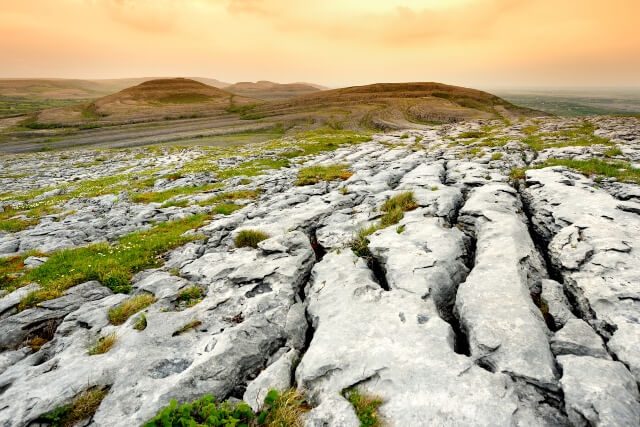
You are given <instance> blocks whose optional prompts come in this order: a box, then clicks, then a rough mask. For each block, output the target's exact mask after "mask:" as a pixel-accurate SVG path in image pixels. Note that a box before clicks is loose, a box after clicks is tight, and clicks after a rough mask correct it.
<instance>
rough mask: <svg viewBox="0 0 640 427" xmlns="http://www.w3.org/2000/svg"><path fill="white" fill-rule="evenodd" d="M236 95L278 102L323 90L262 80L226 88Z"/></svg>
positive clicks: (309, 86) (305, 84) (305, 85)
mask: <svg viewBox="0 0 640 427" xmlns="http://www.w3.org/2000/svg"><path fill="white" fill-rule="evenodd" d="M224 89H225V90H227V91H229V92H231V93H234V94H236V95H241V96H248V97H250V98H257V99H262V100H277V99H288V98H295V97H297V96H300V95H307V94H309V93H314V92H318V91H320V90H322V89H321V88H319V87H317V86H314V85H311V84H309V83H287V84H281V83H274V82H269V81H266V80H261V81H258V82H255V83H252V82H239V83H236V84H233V85H231V86H227V87H225V88H224Z"/></svg>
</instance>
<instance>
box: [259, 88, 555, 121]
mask: <svg viewBox="0 0 640 427" xmlns="http://www.w3.org/2000/svg"><path fill="white" fill-rule="evenodd" d="M255 111H256V113H261V114H264V115H266V116H269V117H272V116H274V117H279V116H280V117H283V119H285V118H286V119H288V118H290V117H292V116H293V117H295V116H298V117H299V116H305V117H306V118H307V119H308V118H309V117H312V118H313V120H314V122H316V123H322V124H323V125H325V124H328V125H329V126H331V127H335V126H338V127H341V128H345V129H352V130H360V129H363V128H373V129H400V128H403V127H407V126H418V127H419V126H420V125H430V124H434V123H450V122H458V121H462V120H469V119H492V118H503V119H517V118H520V117H531V116H544V115H546V114H545V113H542V112H540V111H536V110H531V109H528V108H522V107H517V106H515V105H513V104H511V103H509V102H507V101H505V100H504V99H502V98H499V97H497V96H495V95H492V94H489V93H487V92H483V91H480V90H476V89H469V88H464V87H459V86H451V85H446V84H442V83H376V84H371V85H365V86H353V87H347V88H342V89H333V90H326V91H321V92H315V93H312V94H308V95H303V96H299V97H297V98H292V99H289V100H286V101H281V102H276V103H271V104H263V105H261V106H260V107H258V108H256V109H255ZM286 119H285V120H286Z"/></svg>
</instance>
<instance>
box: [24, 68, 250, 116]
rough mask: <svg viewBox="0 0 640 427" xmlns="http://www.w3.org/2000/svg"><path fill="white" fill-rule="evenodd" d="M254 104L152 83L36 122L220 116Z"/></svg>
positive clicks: (185, 83) (187, 82) (194, 86)
mask: <svg viewBox="0 0 640 427" xmlns="http://www.w3.org/2000/svg"><path fill="white" fill-rule="evenodd" d="M254 102H256V100H251V99H248V98H244V97H238V96H235V95H233V94H232V93H230V92H227V91H225V90H222V89H218V88H215V87H213V86H209V85H206V84H204V83H201V82H198V81H195V80H192V79H186V78H175V79H156V80H150V81H145V82H143V83H140V84H138V85H136V86H133V87H130V88H127V89H124V90H121V91H120V92H117V93H114V94H112V95H107V96H105V97H102V98H99V99H97V100H95V101H93V102H89V103H84V104H78V105H72V106H67V107H63V108H56V109H50V110H44V111H41V112H39V113H37V121H38V122H40V123H62V124H64V123H80V122H87V121H88V122H92V121H93V122H95V121H97V122H101V123H104V122H109V123H118V122H127V121H136V120H155V119H159V118H164V117H188V116H194V115H207V114H213V113H224V112H225V109H228V108H229V107H233V106H235V107H239V106H242V105H246V104H249V103H254Z"/></svg>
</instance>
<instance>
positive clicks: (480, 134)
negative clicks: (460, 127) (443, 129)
mask: <svg viewBox="0 0 640 427" xmlns="http://www.w3.org/2000/svg"><path fill="white" fill-rule="evenodd" d="M484 136H486V134H485V133H484V132H481V131H479V130H470V131H467V132H462V133H461V134H460V135H458V136H457V137H456V138H457V139H468V138H475V139H477V138H482V137H484Z"/></svg>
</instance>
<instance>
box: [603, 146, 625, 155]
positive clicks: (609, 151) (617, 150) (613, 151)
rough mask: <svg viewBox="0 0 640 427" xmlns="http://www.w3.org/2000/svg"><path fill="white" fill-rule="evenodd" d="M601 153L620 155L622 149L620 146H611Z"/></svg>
mask: <svg viewBox="0 0 640 427" xmlns="http://www.w3.org/2000/svg"><path fill="white" fill-rule="evenodd" d="M602 154H604V155H605V156H607V157H615V156H622V150H621V149H620V147H611V148H609V149H607V150H605V151H604V152H603V153H602Z"/></svg>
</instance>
